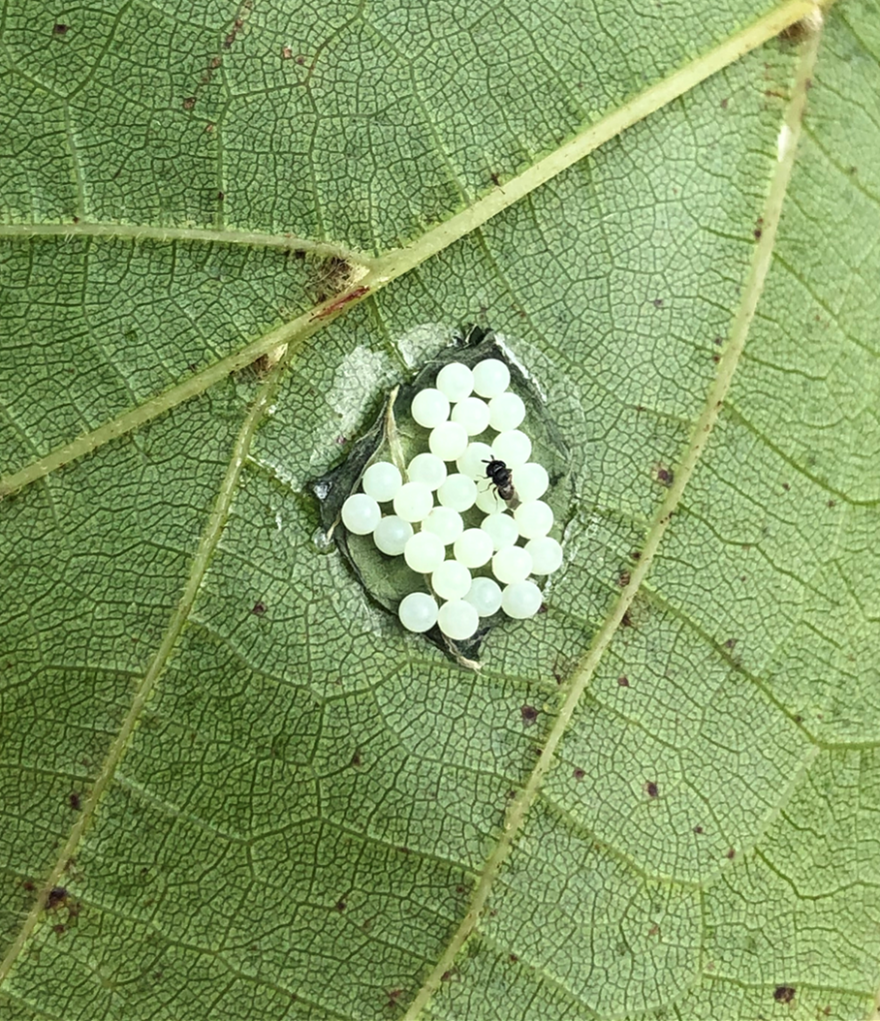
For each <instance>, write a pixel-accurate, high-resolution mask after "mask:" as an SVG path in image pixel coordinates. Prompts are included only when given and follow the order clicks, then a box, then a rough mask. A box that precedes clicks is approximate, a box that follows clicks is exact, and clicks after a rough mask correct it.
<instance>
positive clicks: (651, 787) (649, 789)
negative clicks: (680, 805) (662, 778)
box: [645, 780, 660, 798]
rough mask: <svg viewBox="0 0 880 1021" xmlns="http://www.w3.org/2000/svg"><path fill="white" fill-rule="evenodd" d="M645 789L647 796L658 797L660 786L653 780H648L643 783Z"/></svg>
mask: <svg viewBox="0 0 880 1021" xmlns="http://www.w3.org/2000/svg"><path fill="white" fill-rule="evenodd" d="M645 791H646V793H647V795H648V797H649V798H659V797H660V788H659V787H658V786H657V784H656V782H655V781H654V780H649V781H648V782H647V783H646V784H645Z"/></svg>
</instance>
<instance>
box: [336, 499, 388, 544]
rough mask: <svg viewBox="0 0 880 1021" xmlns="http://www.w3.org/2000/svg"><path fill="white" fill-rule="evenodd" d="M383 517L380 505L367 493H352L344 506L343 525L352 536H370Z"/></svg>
mask: <svg viewBox="0 0 880 1021" xmlns="http://www.w3.org/2000/svg"><path fill="white" fill-rule="evenodd" d="M381 517H382V511H381V509H380V508H379V504H378V503H377V502H376V501H375V500H374V499H373V497H372V496H367V494H366V493H352V495H351V496H350V497H349V498H348V499H347V500H346V501H345V503H344V504H343V505H342V523H343V525H345V527H346V528H347V529H348V530H349V532H351V533H352V535H369V534H370V532H372V531H373V529H374V528H375V527H376V525H378V524H379V520H380V519H381Z"/></svg>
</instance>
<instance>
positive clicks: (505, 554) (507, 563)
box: [492, 546, 532, 585]
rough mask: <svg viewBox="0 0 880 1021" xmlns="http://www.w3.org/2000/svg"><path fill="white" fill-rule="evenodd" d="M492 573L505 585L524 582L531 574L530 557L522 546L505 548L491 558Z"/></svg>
mask: <svg viewBox="0 0 880 1021" xmlns="http://www.w3.org/2000/svg"><path fill="white" fill-rule="evenodd" d="M492 573H493V574H494V575H495V577H496V578H497V579H498V580H499V581H502V582H504V584H505V585H509V584H510V583H511V582H516V581H525V580H526V578H528V576H529V575H530V574H531V573H532V555H531V553H529V552H528V551H527V550H525V549H523V547H522V546H505V547H504V549H500V550H498V552H497V553H496V554H495V555H494V556H493V557H492Z"/></svg>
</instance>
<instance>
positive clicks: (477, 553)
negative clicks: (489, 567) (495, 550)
mask: <svg viewBox="0 0 880 1021" xmlns="http://www.w3.org/2000/svg"><path fill="white" fill-rule="evenodd" d="M452 552H453V553H454V555H455V559H456V560H458V561H459V562H460V563H462V564H464V566H465V567H470V568H473V567H482V566H483V564H488V563H489V561H490V560H491V559H492V537H491V536H490V535H489V533H488V532H484V531H483V530H482V528H466V529H465V530H464V531H463V532H462V533H461V535H460V536H459V537H458V538H457V539H456V540H455V543H454V545H453V547H452Z"/></svg>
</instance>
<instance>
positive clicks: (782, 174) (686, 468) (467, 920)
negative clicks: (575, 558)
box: [404, 6, 822, 1021]
mask: <svg viewBox="0 0 880 1021" xmlns="http://www.w3.org/2000/svg"><path fill="white" fill-rule="evenodd" d="M821 22H822V18H821V13H820V11H819V9H818V8H817V7H815V6H814V7H813V8H812V11H811V17H810V19H809V21H808V22H807V27H808V29H810V31H809V34H808V35H807V37H806V39H805V41H804V43H803V44H802V48H801V54H800V59H799V61H798V69H797V76H796V81H795V86H794V90H793V92H792V96H791V99H790V100H789V102H788V104H787V108H786V112H785V117H784V119H783V123H782V125H781V132H780V147H779V158H778V161H777V163H776V166H775V168H774V172H773V175H772V178H771V181H770V188H769V191H768V194H767V199H766V203H765V206H764V211H763V218H764V222H763V233H762V234H761V238H760V240H759V241H758V243H757V244H756V245H755V250H754V253H753V256H752V260H751V263H750V266H749V271H748V274H747V276H746V280H745V283H744V286H743V292H742V299H741V302H740V305H739V307H738V308H737V311H736V315H735V316H734V319H733V322H732V324H731V328H730V334H729V337H728V342H727V345H726V347H725V350H724V354H723V355H722V357H721V360H720V361H719V363H718V371H717V374H716V376H715V379H714V380H713V382H712V385H711V386H710V388H709V392H708V394H707V396H706V400H705V403H704V405H703V409H702V411H701V412H700V416H699V418H698V419H697V420H696V423H695V425H694V427H693V430H692V432H691V437H690V440H689V442H688V446H687V448H686V449H685V451H684V454H683V456H682V458H681V461H680V462H679V464H678V465H677V467H676V469H675V476H674V482H673V484H672V485H671V486H670V488H669V490H668V491H667V493H666V497H665V498H664V500H663V502H662V503H661V504H660V506H659V507H658V508H657V511H656V512H655V514H654V516H653V519H652V522H651V526H650V529H649V531H648V535H647V538H646V541H645V545H644V546H643V548H642V553H641V557H640V558H639V561H638V563H637V564H636V566H635V567H634V568H633V571H632V574H631V576H630V580H629V583H628V584H627V585H626V587H625V588H624V589H622V590H621V593H620V595H619V597H618V598H617V601H616V602H615V603H614V605H613V606H612V608H611V610H610V612H609V614H608V616H607V617H606V618H605V621H604V623H603V624H602V626H601V627H600V628H599V630H598V632H597V633H596V635H595V637H594V638H593V641H592V643H591V645H590V647H589V649H588V650H587V652H586V653H585V655H584V657H583V659H582V660H581V662H580V663H579V664H578V666H577V668H576V669H575V671H574V672H573V674H572V677H571V679H570V680H569V686H568V691H567V694H566V696H565V699H564V701H563V704H562V707H561V709H560V710H559V714H558V715H557V717H556V719H555V720H554V722H553V726H552V727H551V728H550V730H549V732H548V733H547V735H546V737H545V738H544V740H543V743H542V750H541V754H540V756H539V757H538V761H537V763H536V765H535V767H534V769H533V770H532V772H531V773H530V774H529V777H528V779H527V780H526V783H525V785H524V787H523V789H522V790H521V791H520V792H519V794H518V795H517V796H516V798H515V799H514V800H513V801H512V802H511V804H510V806H509V808H508V810H507V815H506V818H505V820H504V827H503V831H502V834H501V836H500V838H499V840H498V843H497V845H496V846H495V848H494V850H493V851H492V853H491V854H490V855H489V857H488V859H487V860H486V864H485V866H484V868H483V871H482V872H481V874H480V878H479V881H478V882H477V885H476V887H475V889H474V893H473V896H472V898H471V901H470V903H469V905H468V909H467V912H466V914H465V916H464V918H463V919H462V921H461V923H460V924H459V926H458V928H457V929H456V931H455V932H454V933H453V935H452V937H451V939H450V940H449V943H448V944H447V946H446V949H445V951H444V952H443V954H442V956H441V957H440V960H439V961H438V963H437V965H436V967H435V968H434V969H433V970H432V971H431V973H430V975H428V977H427V978H426V979H425V981H424V983H423V985H422V987H421V989H420V990H419V991H418V993H417V994H416V996H415V998H414V999H413V1001H412V1003H411V1004H410V1006H409V1009H408V1010H407V1012H406V1014H405V1016H404V1021H415V1018H417V1017H418V1016H419V1015H420V1014H421V1012H422V1010H423V1009H424V1008H425V1007H426V1006H427V1004H428V1002H429V1001H430V999H431V997H432V996H433V995H434V993H435V992H436V991H437V989H438V988H439V987H440V983H441V981H442V977H443V975H444V974H446V973H447V972H448V971H449V970H450V969H451V968H452V967H453V964H454V962H455V959H456V957H457V956H458V954H459V952H460V950H461V949H462V947H463V946H464V944H465V943H466V942H467V940H468V938H469V937H470V936H471V934H472V933H473V932H474V930H475V929H476V928H477V925H478V923H479V919H480V915H481V913H482V911H483V909H484V908H485V906H486V902H487V901H488V899H489V896H490V894H491V892H492V889H493V887H494V883H495V879H496V878H497V876H498V873H499V872H500V870H501V867H502V865H503V864H504V862H505V861H506V859H507V857H508V856H509V854H510V852H511V850H512V848H513V842H514V840H515V839H516V837H517V835H518V834H519V832H520V830H521V829H522V826H523V823H524V821H525V817H526V815H527V813H528V811H529V809H530V808H531V806H532V805H533V804H534V802H535V799H536V798H537V796H538V790H539V788H540V786H541V784H542V782H543V780H544V777H545V776H546V775H547V773H548V771H549V770H550V768H551V766H552V765H553V761H554V759H555V757H556V750H557V748H558V746H559V742H560V741H561V740H562V737H563V735H564V734H565V732H566V731H567V729H568V726H569V724H570V722H571V719H572V715H573V714H574V710H575V707H576V706H577V704H578V702H579V700H580V698H581V696H582V695H583V693H584V690H585V689H586V687H587V685H588V684H589V683H590V681H591V679H592V677H593V674H594V673H595V670H596V667H597V665H598V663H599V661H600V659H601V658H602V655H603V654H604V652H605V650H606V649H607V648H608V646H609V645H610V644H611V641H612V640H613V638H614V636H615V634H616V633H617V629H618V628H619V627H620V624H621V622H622V620H623V618H624V615H625V614H626V612H627V610H629V608H630V606H631V605H632V603H633V600H634V599H635V597H636V595H637V593H638V592H639V589H640V588H641V586H642V583H643V582H644V580H645V577H646V575H647V574H648V571H649V570H650V569H651V565H652V564H653V561H654V557H655V556H656V554H657V550H658V549H659V547H660V543H661V542H662V540H663V536H664V535H665V534H666V529H667V528H668V527H669V522H670V521H671V520H672V516H673V514H674V513H675V512H676V510H677V509H678V506H679V503H680V502H681V498H682V495H683V494H684V490H685V487H686V486H687V484H688V482H689V481H690V479H691V476H692V475H693V473H694V470H695V469H696V467H697V464H698V462H699V460H700V457H701V455H702V453H703V451H704V450H705V448H706V444H707V442H708V440H709V437H710V436H711V434H712V430H713V428H714V426H715V423H716V422H717V420H718V416H719V414H720V412H721V408H722V407H723V405H724V399H725V397H726V395H727V392H728V390H729V389H730V384H731V381H732V379H733V374H734V372H735V370H736V367H737V364H738V362H739V359H740V356H741V355H742V352H743V348H744V346H745V342H746V337H747V335H748V332H749V327H750V326H751V322H752V319H753V318H754V315H755V309H756V307H757V304H758V300H759V298H760V297H761V293H762V291H763V289H764V282H765V280H766V277H767V272H768V270H769V268H770V262H771V259H772V255H773V246H774V243H775V240H776V231H777V228H778V226H779V218H780V215H781V213H782V204H783V201H784V199H785V194H786V191H787V189H788V183H789V180H790V179H791V172H792V168H793V166H794V159H795V152H796V149H797V141H798V137H799V135H800V130H801V119H802V116H803V112H804V106H805V104H806V97H807V90H808V88H809V81H810V76H811V75H812V72H813V67H814V65H815V61H816V54H817V51H818V48H819V38H820V26H821Z"/></svg>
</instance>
